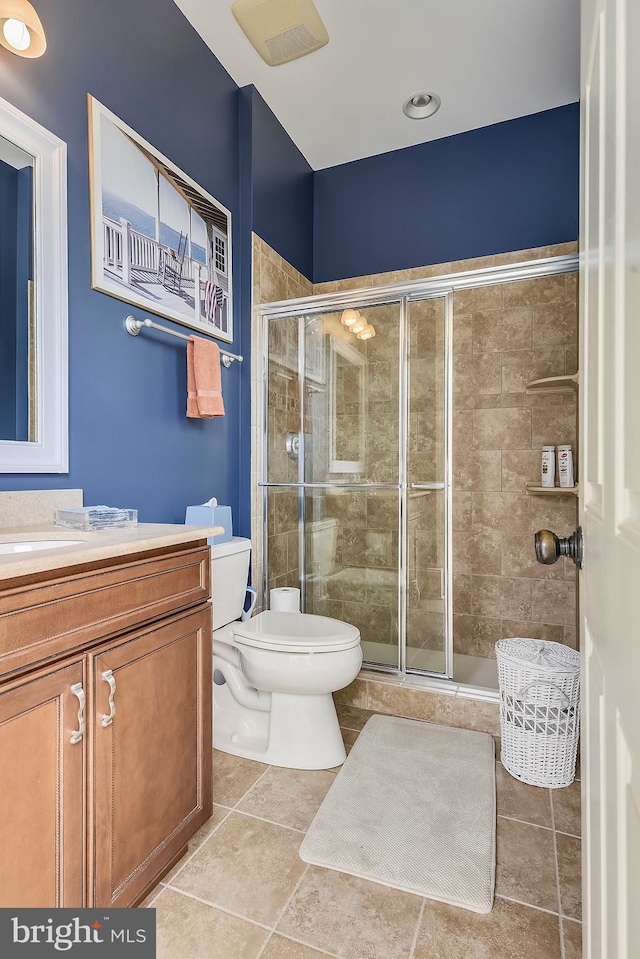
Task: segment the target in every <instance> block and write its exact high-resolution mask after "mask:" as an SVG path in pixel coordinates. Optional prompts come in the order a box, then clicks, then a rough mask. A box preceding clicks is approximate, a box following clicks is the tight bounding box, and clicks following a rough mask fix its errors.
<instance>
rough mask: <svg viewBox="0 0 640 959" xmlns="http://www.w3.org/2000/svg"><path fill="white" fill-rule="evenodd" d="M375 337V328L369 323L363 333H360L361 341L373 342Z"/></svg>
mask: <svg viewBox="0 0 640 959" xmlns="http://www.w3.org/2000/svg"><path fill="white" fill-rule="evenodd" d="M375 335H376V331H375V329H374V328H373V326H372V325H371V323H367V325H366V326H365V328H364V330H363V331H362V332H361V333H358V339H359V340H372V339H373V337H374V336H375Z"/></svg>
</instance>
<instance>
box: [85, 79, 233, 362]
mask: <svg viewBox="0 0 640 959" xmlns="http://www.w3.org/2000/svg"><path fill="white" fill-rule="evenodd" d="M88 110H89V177H90V194H91V273H92V287H93V289H94V290H99V291H100V292H102V293H107V294H109V296H114V297H116V298H117V299H120V300H123V301H124V302H125V303H131V304H132V305H133V306H137V307H139V308H140V309H141V310H143V311H144V313H145V314H146V313H154V314H156V315H157V316H161V317H164V318H166V319H168V320H173V321H174V322H175V323H180V324H182V325H183V326H188V327H190V328H191V329H193V330H197V331H198V332H199V333H204V334H206V335H209V336H214V337H216V338H218V339H220V340H224V342H226V343H232V342H233V297H232V263H231V245H232V244H231V213H230V211H229V210H227V208H226V207H225V206H223V205H222V204H221V203H220V202H219V201H218V200H216V199H215V198H214V197H212V196H211V195H210V194H209V193H207V192H206V190H203V189H202V187H201V186H199V185H198V184H197V183H196V182H195V181H194V180H192V179H191V177H189V176H188V175H187V174H186V173H184V172H183V171H182V170H181V169H180V168H179V167H177V166H176V165H175V164H174V163H172V162H171V160H169V159H168V158H167V157H165V156H164V155H163V154H162V153H160V152H159V151H158V150H156V149H155V147H153V146H152V145H151V144H150V143H148V142H147V141H146V140H145V139H143V137H141V136H139V135H138V134H137V133H136V132H135V130H132V129H131V127H129V126H127V124H126V123H124V122H123V121H122V120H120V119H119V117H117V116H116V115H115V114H114V113H112V112H111V111H110V110H108V109H107V108H106V107H105V106H103V104H101V103H100V102H99V101H98V100H96V99H95V98H94V97H92V96H90V95H89V97H88Z"/></svg>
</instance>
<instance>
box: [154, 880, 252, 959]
mask: <svg viewBox="0 0 640 959" xmlns="http://www.w3.org/2000/svg"><path fill="white" fill-rule="evenodd" d="M155 908H156V910H157V912H156V922H157V944H158V945H157V959H185V957H186V956H188V957H189V959H256V956H257V955H258V953H259V952H260V950H261V948H262V946H263V944H264V942H265V940H266V938H267V936H268V935H269V933H268V932H267V930H266V929H261V928H260V926H254V925H252V924H251V923H250V922H244V920H242V919H236V917H235V916H230V915H228V914H227V913H225V912H220V910H219V909H214V908H212V907H211V906H205V905H204V903H201V902H197V901H196V900H195V899H189V898H188V897H187V896H181V895H180V894H179V893H177V892H173V890H171V889H165V890H164V891H163V893H162V895H161V896H160V897H159V898H158V901H157V902H156V904H155Z"/></svg>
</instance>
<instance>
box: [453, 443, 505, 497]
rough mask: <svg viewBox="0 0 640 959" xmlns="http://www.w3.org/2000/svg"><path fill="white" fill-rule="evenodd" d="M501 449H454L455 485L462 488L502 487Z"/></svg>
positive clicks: (484, 488)
mask: <svg viewBox="0 0 640 959" xmlns="http://www.w3.org/2000/svg"><path fill="white" fill-rule="evenodd" d="M501 459H502V457H501V453H500V450H468V449H460V448H458V449H457V450H455V449H454V454H453V487H454V489H460V490H499V489H501V488H502V468H501V466H502V464H501Z"/></svg>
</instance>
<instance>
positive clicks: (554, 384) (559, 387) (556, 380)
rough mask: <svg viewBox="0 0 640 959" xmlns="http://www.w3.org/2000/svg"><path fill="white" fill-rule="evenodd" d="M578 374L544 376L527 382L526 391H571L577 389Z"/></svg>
mask: <svg viewBox="0 0 640 959" xmlns="http://www.w3.org/2000/svg"><path fill="white" fill-rule="evenodd" d="M579 381H580V376H579V374H578V373H568V374H567V375H566V376H545V377H544V379H541V380H531V382H530V383H527V393H573V392H574V391H575V390H577V389H578V383H579Z"/></svg>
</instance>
